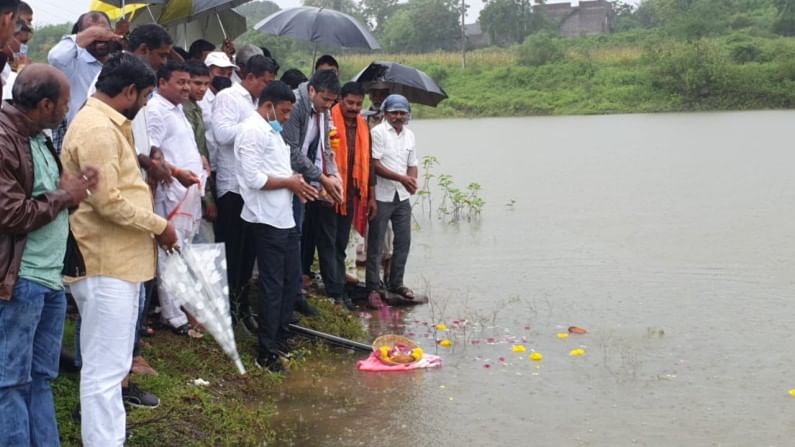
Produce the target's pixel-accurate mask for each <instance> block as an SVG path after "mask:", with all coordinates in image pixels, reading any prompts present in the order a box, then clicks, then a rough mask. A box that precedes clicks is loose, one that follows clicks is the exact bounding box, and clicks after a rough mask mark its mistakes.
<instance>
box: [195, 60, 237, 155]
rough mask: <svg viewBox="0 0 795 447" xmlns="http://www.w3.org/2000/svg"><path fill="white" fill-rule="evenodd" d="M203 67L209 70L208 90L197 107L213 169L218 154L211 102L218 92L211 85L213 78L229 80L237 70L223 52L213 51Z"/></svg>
mask: <svg viewBox="0 0 795 447" xmlns="http://www.w3.org/2000/svg"><path fill="white" fill-rule="evenodd" d="M204 65H206V66H207V68H209V69H210V88H209V89H208V90H207V93H205V94H204V98H202V100H201V101H199V107H201V109H202V118H203V119H204V128H205V129H206V131H205V139H206V140H207V151H208V152H209V153H210V158H209V162H210V166H212V167H213V169H215V163H216V162H217V160H216V159H215V155H216V153H217V152H218V144H217V143H216V142H215V136H214V135H213V131H212V120H213V102H215V97H216V96H217V95H218V93H219V91H218V89H217V87H216V86H215V85H214V84H213V83H212V81H213V79H215V78H227V79H229V78H231V76H232V73H233V72H234V71H235V70H237V69H238V67H237V65H235V64H233V63H232V61H230V60H229V56H227V55H226V53H224V52H223V51H213V52H212V53H210V54H208V55H207V57H206V58H205V59H204ZM216 84H217V82H216Z"/></svg>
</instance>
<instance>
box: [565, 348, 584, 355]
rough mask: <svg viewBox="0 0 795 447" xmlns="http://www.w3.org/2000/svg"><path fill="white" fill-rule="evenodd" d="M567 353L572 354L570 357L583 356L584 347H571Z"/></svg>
mask: <svg viewBox="0 0 795 447" xmlns="http://www.w3.org/2000/svg"><path fill="white" fill-rule="evenodd" d="M569 355H570V356H572V357H580V356H583V355H585V349H581V348H577V349H572V350H571V351H569Z"/></svg>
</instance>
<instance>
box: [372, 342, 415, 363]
mask: <svg viewBox="0 0 795 447" xmlns="http://www.w3.org/2000/svg"><path fill="white" fill-rule="evenodd" d="M373 351H374V352H377V353H378V359H379V360H381V362H383V363H385V364H387V365H399V364H407V363H413V362H416V361H418V360H420V359H421V358H422V355H423V352H422V348H420V347H419V346H417V344H416V343H414V342H413V341H411V340H410V339H408V338H406V337H401V336H399V335H383V336H381V337H378V338H377V339H375V341H374V342H373Z"/></svg>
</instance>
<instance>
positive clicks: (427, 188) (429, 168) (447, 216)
mask: <svg viewBox="0 0 795 447" xmlns="http://www.w3.org/2000/svg"><path fill="white" fill-rule="evenodd" d="M438 165H439V159H438V158H436V157H435V156H433V155H427V156H425V157H423V158H422V168H423V171H422V172H423V183H422V187H421V188H420V189H418V190H417V194H416V195H417V198H416V200H415V201H414V204H413V206H418V205H419V206H420V209H421V210H422V214H423V215H424V214H425V213H426V212H427V213H428V218H429V219H430V218H432V217H433V198H432V193H431V186H432V181H433V180H434V179H436V186H438V187H439V189H440V192H441V194H442V199H441V203H440V204H439V206H438V207H437V208H436V212H437V214H438V216H439V219H440V220H442V221H443V222H445V223H457V222H460V221H461V220H462V219H465V220H466V221H471V220H472V219H476V218H478V217H480V213H481V211H482V210H483V207H484V206H485V205H486V201H485V200H484V199H483V198H482V197H481V196H480V190H481V186H480V183H477V182H471V183H469V184H468V185H467V187H466V188H465V189H460V188H458V187H456V186H455V183H454V181H453V176H452V175H450V174H436V173H435V172H434V168H435V167H436V166H438Z"/></svg>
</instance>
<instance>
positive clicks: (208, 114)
mask: <svg viewBox="0 0 795 447" xmlns="http://www.w3.org/2000/svg"><path fill="white" fill-rule="evenodd" d="M213 102H215V93H213V91H212V90H210V89H207V92H206V93H205V94H204V98H202V100H201V101H199V102H198V104H199V108H200V109H202V119H204V139H205V140H206V141H207V152H209V153H210V160H209V161H210V166H211V167H212V169H213V170H215V163H216V161H217V160H216V159H215V155H216V152H218V143H216V142H215V135H213V127H212V124H211V123H212V121H213Z"/></svg>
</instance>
